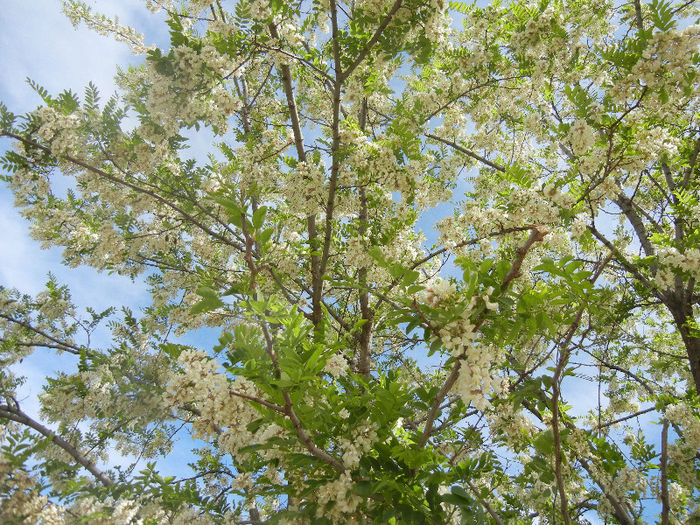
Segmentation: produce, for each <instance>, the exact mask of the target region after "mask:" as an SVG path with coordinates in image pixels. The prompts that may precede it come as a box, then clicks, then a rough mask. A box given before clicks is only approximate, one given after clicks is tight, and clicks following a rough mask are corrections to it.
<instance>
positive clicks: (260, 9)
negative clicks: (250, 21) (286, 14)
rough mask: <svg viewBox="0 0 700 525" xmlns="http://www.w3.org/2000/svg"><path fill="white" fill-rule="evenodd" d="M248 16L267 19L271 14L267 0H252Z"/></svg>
mask: <svg viewBox="0 0 700 525" xmlns="http://www.w3.org/2000/svg"><path fill="white" fill-rule="evenodd" d="M250 16H252V17H253V18H255V19H256V20H267V19H268V18H270V16H272V10H271V9H270V2H269V0H253V1H252V2H251V3H250Z"/></svg>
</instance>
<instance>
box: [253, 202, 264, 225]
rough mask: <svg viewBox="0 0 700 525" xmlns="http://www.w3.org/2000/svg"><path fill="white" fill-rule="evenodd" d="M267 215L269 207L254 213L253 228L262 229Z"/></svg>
mask: <svg viewBox="0 0 700 525" xmlns="http://www.w3.org/2000/svg"><path fill="white" fill-rule="evenodd" d="M266 215H267V206H261V207H260V208H258V209H257V210H255V213H253V228H255V229H256V230H257V229H259V228H260V227H262V225H263V223H264V222H265V216H266Z"/></svg>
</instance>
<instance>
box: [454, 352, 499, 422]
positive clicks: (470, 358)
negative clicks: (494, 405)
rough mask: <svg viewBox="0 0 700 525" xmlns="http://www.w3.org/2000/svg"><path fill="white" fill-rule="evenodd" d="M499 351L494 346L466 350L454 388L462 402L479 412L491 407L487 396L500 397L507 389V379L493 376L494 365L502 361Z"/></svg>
mask: <svg viewBox="0 0 700 525" xmlns="http://www.w3.org/2000/svg"><path fill="white" fill-rule="evenodd" d="M501 359H502V356H501V352H500V351H499V349H498V348H497V347H496V346H494V345H481V344H475V345H469V346H468V347H467V348H466V349H465V353H464V358H463V359H462V361H461V362H462V366H461V368H460V369H459V376H458V377H457V381H456V382H455V384H454V386H453V387H452V389H453V391H454V392H456V393H457V394H458V395H459V396H460V397H461V398H462V400H463V401H464V402H465V403H466V404H469V402H471V404H472V405H473V406H474V408H476V409H478V410H486V409H487V408H489V407H490V406H491V402H490V401H489V400H488V399H487V397H486V396H487V395H492V396H495V395H499V394H500V393H501V392H503V391H504V389H505V388H506V384H505V378H498V377H494V376H493V375H492V370H491V369H492V367H493V365H494V363H498V362H499V361H501Z"/></svg>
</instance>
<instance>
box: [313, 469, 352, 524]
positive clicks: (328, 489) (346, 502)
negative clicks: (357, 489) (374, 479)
mask: <svg viewBox="0 0 700 525" xmlns="http://www.w3.org/2000/svg"><path fill="white" fill-rule="evenodd" d="M352 486H353V481H352V477H351V475H350V472H349V471H345V472H343V473H342V474H341V475H340V476H338V479H336V480H333V481H331V482H330V483H326V484H325V485H321V486H320V487H319V488H318V491H317V492H316V501H317V502H318V505H319V507H318V511H317V513H318V516H319V517H324V518H326V519H331V520H332V521H334V522H336V523H345V522H346V520H347V515H348V514H350V513H352V512H355V509H357V507H358V506H359V505H360V503H362V501H363V499H362V498H361V497H360V496H358V495H357V494H351V493H350V491H351V490H352ZM328 503H335V505H333V507H332V508H331V507H327V504H328Z"/></svg>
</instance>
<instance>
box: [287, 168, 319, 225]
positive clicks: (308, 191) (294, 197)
mask: <svg viewBox="0 0 700 525" xmlns="http://www.w3.org/2000/svg"><path fill="white" fill-rule="evenodd" d="M283 192H284V197H285V198H286V200H287V204H288V206H289V209H290V211H292V212H293V213H303V215H304V216H305V215H307V214H312V213H315V212H316V213H317V212H318V211H320V210H321V206H322V205H323V199H324V195H325V184H324V175H323V169H321V167H320V166H318V165H316V164H314V163H308V162H303V161H301V162H298V163H297V165H296V168H295V169H294V170H291V171H290V172H288V173H286V174H285V179H284V189H283Z"/></svg>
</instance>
